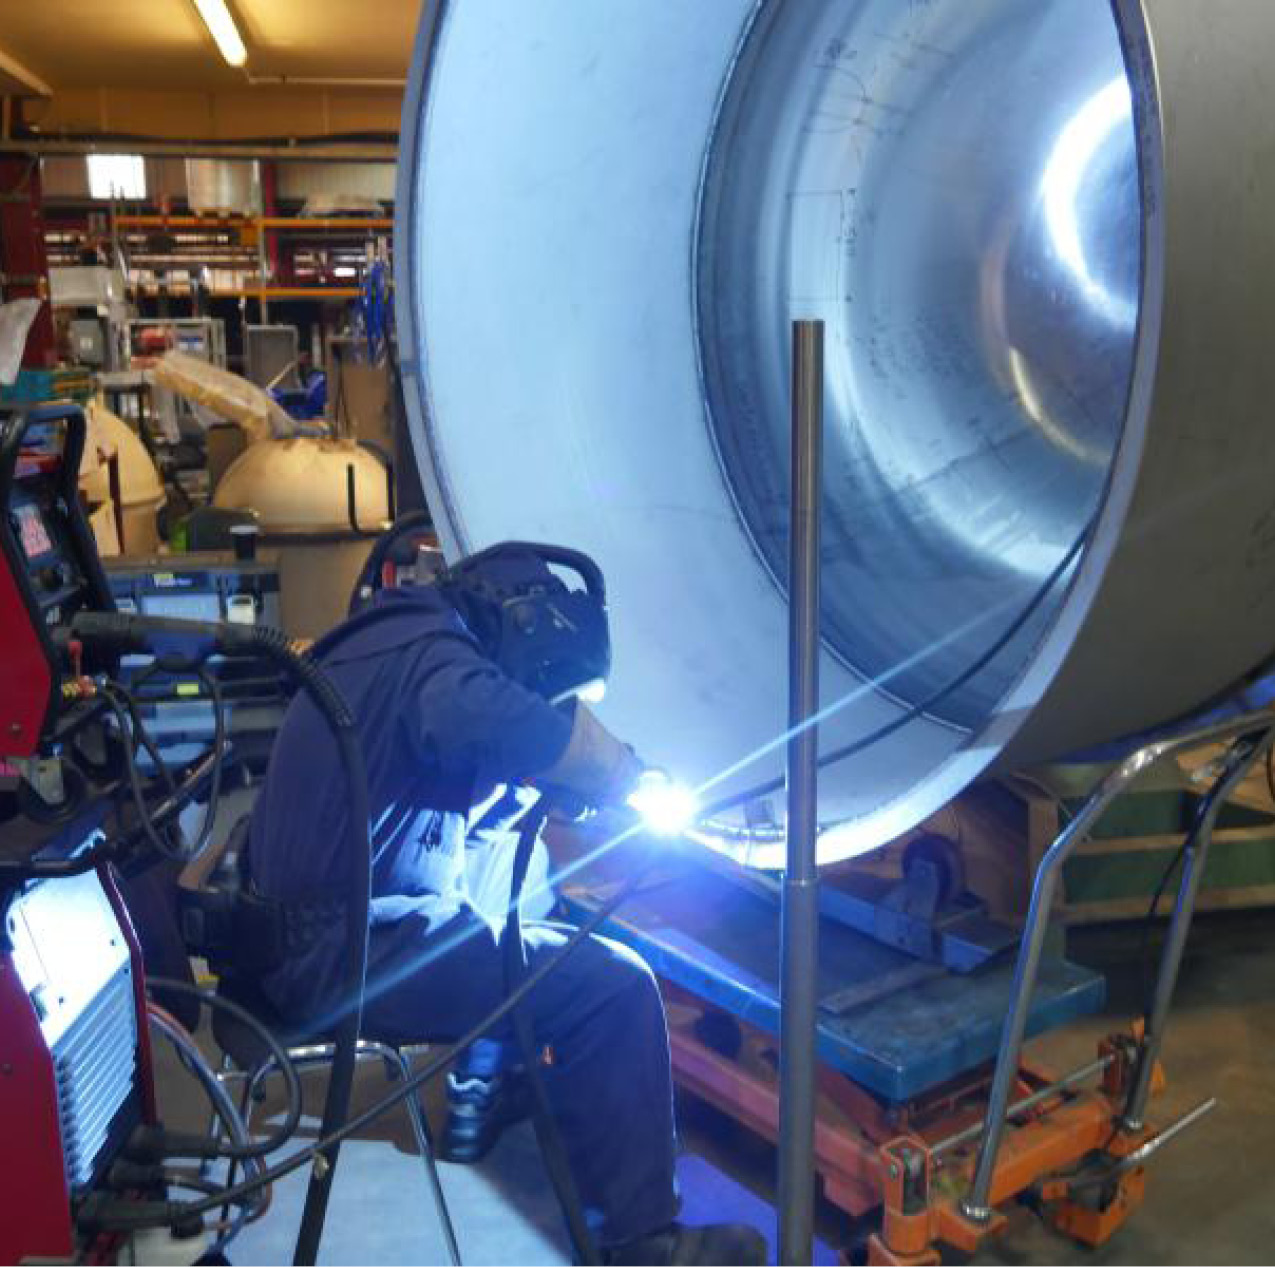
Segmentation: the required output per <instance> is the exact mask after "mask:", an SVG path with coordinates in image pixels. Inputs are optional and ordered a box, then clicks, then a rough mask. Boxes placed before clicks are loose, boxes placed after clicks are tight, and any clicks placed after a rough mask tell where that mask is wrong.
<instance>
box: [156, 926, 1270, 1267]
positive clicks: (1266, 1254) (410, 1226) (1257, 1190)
mask: <svg viewBox="0 0 1275 1267" xmlns="http://www.w3.org/2000/svg"><path fill="white" fill-rule="evenodd" d="M1157 948H1158V943H1157V942H1156V941H1154V940H1153V943H1152V951H1153V952H1154V950H1155V949H1157ZM1138 951H1139V935H1138V932H1137V930H1136V929H1133V928H1130V927H1124V928H1114V929H1104V930H1083V931H1079V932H1075V933H1073V934H1072V935H1071V945H1070V949H1069V953H1070V954H1071V956H1072V957H1073V958H1075V959H1078V960H1079V961H1081V962H1084V963H1087V964H1090V965H1092V966H1095V967H1098V968H1101V969H1102V970H1103V971H1104V972H1106V973H1107V974H1108V978H1109V983H1110V984H1109V1002H1108V1007H1107V1009H1106V1014H1105V1015H1103V1016H1099V1017H1094V1018H1090V1019H1089V1020H1087V1021H1085V1022H1082V1023H1078V1024H1075V1025H1072V1026H1070V1027H1068V1028H1067V1029H1066V1030H1065V1031H1060V1032H1057V1033H1055V1034H1051V1035H1049V1036H1047V1037H1046V1038H1044V1039H1042V1040H1041V1041H1040V1042H1039V1043H1037V1044H1035V1047H1034V1049H1035V1052H1036V1054H1038V1055H1039V1056H1040V1057H1041V1058H1042V1059H1044V1060H1046V1061H1047V1062H1049V1063H1050V1064H1052V1065H1053V1066H1054V1067H1056V1068H1059V1069H1062V1068H1070V1067H1072V1066H1074V1065H1077V1064H1080V1063H1083V1062H1084V1061H1086V1060H1087V1059H1089V1058H1090V1057H1091V1056H1092V1055H1093V1053H1094V1048H1095V1043H1096V1041H1097V1039H1098V1038H1099V1037H1101V1036H1102V1035H1103V1034H1104V1033H1106V1032H1108V1031H1110V1030H1111V1029H1113V1028H1115V1027H1117V1026H1119V1025H1121V1024H1123V1023H1124V1022H1125V1021H1126V1020H1127V1018H1128V1017H1129V1016H1130V1014H1131V1013H1132V1011H1134V1010H1135V1009H1136V1006H1137V1000H1138V998H1139V995H1140V985H1139V978H1140V971H1139V955H1138ZM1272 951H1275V914H1271V913H1253V914H1233V915H1228V916H1212V917H1208V918H1202V919H1201V920H1200V921H1199V922H1198V924H1197V928H1196V930H1195V932H1194V934H1193V937H1192V941H1191V944H1190V946H1189V948H1188V953H1187V958H1186V961H1185V964H1184V967H1183V973H1182V978H1181V982H1180V987H1179V991H1178V997H1177V1002H1176V1011H1175V1015H1174V1018H1173V1023H1172V1028H1171V1031H1170V1035H1169V1039H1168V1043H1167V1047H1166V1051H1165V1065H1166V1071H1167V1073H1168V1078H1169V1085H1168V1088H1167V1090H1166V1091H1165V1093H1164V1094H1163V1095H1162V1096H1161V1097H1159V1098H1158V1100H1157V1101H1156V1102H1155V1106H1154V1118H1155V1120H1156V1121H1168V1120H1171V1119H1173V1118H1174V1117H1176V1116H1177V1115H1179V1114H1181V1113H1182V1112H1184V1111H1186V1110H1187V1109H1189V1108H1191V1107H1192V1106H1194V1105H1195V1104H1197V1103H1198V1102H1199V1101H1200V1100H1202V1099H1203V1098H1205V1097H1206V1096H1208V1095H1216V1096H1217V1097H1218V1098H1219V1101H1220V1103H1219V1107H1218V1108H1217V1109H1216V1110H1215V1111H1214V1112H1213V1113H1212V1114H1211V1115H1209V1116H1208V1117H1206V1118H1205V1119H1204V1120H1203V1121H1202V1122H1200V1123H1199V1124H1197V1125H1196V1126H1195V1127H1194V1128H1192V1129H1191V1130H1190V1131H1188V1132H1187V1133H1185V1134H1184V1135H1182V1136H1181V1137H1180V1138H1179V1139H1178V1140H1176V1141H1174V1142H1173V1143H1171V1144H1169V1145H1168V1146H1167V1147H1166V1148H1165V1149H1164V1151H1163V1152H1161V1153H1160V1154H1159V1156H1158V1157H1157V1158H1156V1159H1155V1160H1154V1162H1153V1163H1152V1164H1151V1168H1150V1174H1149V1181H1148V1194H1147V1200H1146V1202H1145V1204H1144V1206H1143V1208H1142V1209H1141V1210H1140V1211H1139V1212H1138V1213H1137V1214H1136V1215H1135V1216H1134V1218H1133V1219H1132V1220H1131V1221H1130V1223H1129V1224H1127V1225H1126V1227H1125V1228H1124V1229H1123V1230H1122V1231H1121V1232H1119V1233H1118V1234H1117V1235H1116V1236H1115V1237H1114V1238H1113V1239H1112V1240H1111V1241H1110V1242H1109V1243H1108V1244H1107V1245H1106V1246H1104V1247H1103V1248H1102V1249H1100V1250H1098V1251H1096V1252H1093V1251H1088V1250H1085V1249H1083V1248H1081V1247H1079V1246H1076V1245H1074V1244H1072V1243H1070V1242H1068V1241H1066V1240H1064V1239H1062V1238H1061V1237H1059V1236H1058V1235H1057V1234H1055V1233H1054V1232H1052V1231H1051V1230H1049V1229H1048V1228H1046V1227H1044V1226H1043V1225H1042V1224H1041V1223H1040V1222H1039V1221H1038V1220H1036V1219H1035V1218H1034V1217H1033V1216H1032V1215H1031V1214H1030V1213H1029V1212H1028V1211H1027V1210H1026V1209H1023V1208H1019V1209H1016V1210H1015V1211H1014V1212H1013V1214H1012V1216H1011V1219H1010V1225H1009V1227H1008V1229H1007V1231H1006V1233H1005V1234H1004V1235H1003V1236H1002V1237H1001V1238H1000V1239H998V1240H997V1241H995V1242H993V1243H991V1244H989V1245H988V1246H987V1247H985V1249H984V1251H983V1252H982V1253H981V1254H980V1255H979V1256H978V1258H977V1260H976V1261H978V1262H984V1263H997V1264H1018V1263H1086V1262H1097V1263H1147V1262H1155V1263H1262V1262H1269V1261H1271V1259H1272V1256H1273V1255H1275V1200H1272V1186H1271V1178H1270V1176H1271V1173H1272V1169H1273V1168H1275V1077H1273V1076H1272V1069H1271V1060H1270V1053H1271V1052H1272V1051H1275V954H1273V953H1272ZM180 1076H181V1075H180V1074H178V1073H177V1072H176V1071H175V1070H172V1069H168V1068H167V1067H166V1069H165V1071H164V1073H163V1076H162V1080H161V1086H162V1090H163V1091H165V1092H167V1094H166V1096H165V1100H164V1104H165V1112H166V1113H167V1114H168V1115H169V1116H170V1117H171V1118H174V1119H176V1118H179V1117H182V1116H184V1115H185V1114H184V1113H183V1111H182V1107H181V1106H191V1105H192V1104H193V1098H192V1097H191V1094H190V1093H189V1092H188V1091H184V1090H179V1089H178V1084H177V1082H176V1081H175V1080H176V1079H177V1078H179V1077H180ZM384 1085H385V1084H384V1082H383V1076H382V1074H381V1071H380V1070H379V1069H377V1068H368V1069H366V1070H365V1071H364V1072H363V1074H362V1075H361V1077H360V1085H359V1098H360V1101H361V1102H366V1100H367V1099H368V1098H370V1097H374V1096H376V1095H377V1094H378V1093H379V1092H380V1091H381V1090H382V1089H383V1087H384ZM317 1089H318V1088H317V1084H316V1087H315V1090H317ZM311 1098H313V1099H314V1105H315V1108H316V1111H317V1104H318V1100H317V1096H315V1097H311ZM439 1107H440V1106H438V1105H437V1103H435V1104H434V1105H433V1109H434V1112H433V1113H432V1114H431V1116H437V1110H438V1108H439ZM268 1108H269V1106H267V1109H268ZM313 1125H314V1123H313V1121H311V1123H310V1127H311V1133H312V1129H313ZM682 1143H683V1147H684V1149H685V1150H686V1155H685V1156H684V1157H683V1160H682V1178H683V1187H684V1190H685V1195H686V1198H687V1209H686V1211H685V1213H686V1217H687V1219H688V1221H691V1222H705V1221H708V1220H710V1219H712V1218H714V1217H721V1215H722V1211H723V1210H725V1211H726V1212H727V1213H728V1214H729V1216H730V1217H743V1218H746V1219H747V1220H749V1221H751V1222H753V1223H754V1224H755V1225H757V1226H759V1227H763V1228H764V1229H765V1230H766V1231H770V1230H771V1228H770V1226H769V1225H770V1224H771V1223H772V1221H773V1210H772V1209H771V1207H770V1205H769V1200H770V1196H771V1192H772V1178H771V1176H772V1174H773V1165H774V1154H773V1150H772V1149H771V1148H769V1147H768V1146H767V1145H765V1144H763V1143H762V1142H761V1141H759V1140H757V1139H756V1138H755V1137H753V1136H751V1135H749V1134H748V1133H747V1132H744V1131H742V1130H740V1129H739V1128H736V1127H734V1125H733V1124H731V1123H728V1122H725V1121H724V1120H723V1119H722V1118H721V1117H720V1116H719V1115H718V1114H716V1113H715V1112H713V1111H712V1110H709V1109H707V1108H706V1107H705V1106H702V1105H697V1104H694V1103H684V1104H683V1105H682ZM443 1170H444V1185H445V1188H446V1191H447V1195H448V1199H449V1201H450V1203H451V1206H452V1210H453V1216H454V1218H455V1220H456V1224H457V1229H458V1234H459V1238H460V1240H461V1245H462V1251H463V1255H464V1258H465V1261H466V1262H468V1263H475V1264H481V1263H510V1262H517V1263H526V1264H551V1263H565V1262H568V1261H569V1255H568V1251H567V1246H566V1243H565V1238H564V1236H563V1233H562V1229H561V1225H560V1220H559V1218H558V1215H557V1211H556V1209H555V1207H554V1204H553V1199H552V1196H551V1194H550V1192H549V1190H548V1187H547V1184H546V1181H545V1179H544V1175H543V1169H542V1167H541V1165H540V1161H539V1156H538V1153H537V1150H536V1145H535V1141H534V1137H533V1136H532V1134H531V1131H530V1129H529V1128H527V1127H525V1126H524V1127H520V1128H518V1129H516V1130H514V1131H511V1132H510V1133H509V1134H508V1135H507V1136H506V1138H505V1139H504V1140H502V1142H501V1143H500V1145H499V1146H498V1147H497V1149H496V1150H495V1151H494V1152H493V1154H492V1155H491V1157H490V1158H489V1159H488V1160H487V1161H486V1162H485V1163H484V1164H483V1165H482V1166H480V1167H461V1166H444V1167H443ZM303 1182H304V1181H303V1180H301V1179H299V1178H296V1177H294V1178H293V1179H291V1180H289V1181H287V1182H285V1183H282V1184H280V1185H279V1188H278V1191H277V1193H276V1196H275V1201H274V1205H273V1206H272V1208H271V1210H270V1212H269V1213H268V1214H267V1215H266V1217H265V1218H264V1219H263V1220H262V1221H261V1222H260V1223H259V1224H257V1225H255V1226H253V1227H251V1228H249V1229H248V1230H247V1231H246V1232H245V1233H244V1235H243V1236H242V1237H241V1239H240V1240H239V1242H238V1243H237V1244H236V1246H235V1247H234V1248H233V1249H232V1252H231V1257H232V1259H233V1260H234V1261H236V1262H252V1263H284V1262H288V1261H290V1260H291V1249H292V1240H293V1237H294V1236H295V1232H296V1227H297V1221H298V1215H299V1210H300V1202H301V1198H302V1196H303ZM819 1228H820V1232H821V1234H822V1235H823V1236H824V1237H825V1238H826V1239H828V1240H830V1241H836V1240H838V1239H840V1238H842V1237H844V1235H845V1227H844V1224H843V1222H842V1220H841V1218H840V1216H839V1215H838V1214H837V1212H836V1211H834V1210H832V1209H831V1208H830V1207H823V1208H821V1210H820V1218H819ZM197 1252H198V1250H197V1248H195V1247H193V1246H190V1245H184V1246H175V1245H172V1244H166V1243H163V1242H162V1241H158V1240H155V1241H151V1242H149V1243H148V1244H147V1245H145V1246H143V1247H141V1252H140V1254H139V1261H145V1262H180V1261H191V1260H192V1259H193V1258H194V1257H195V1254H196V1253H197ZM820 1257H821V1258H822V1259H823V1261H834V1258H833V1255H832V1254H831V1252H830V1251H829V1250H828V1249H827V1248H826V1247H822V1252H821V1254H820ZM322 1261H324V1262H327V1263H413V1262H427V1263H428V1262H442V1261H445V1259H444V1252H443V1243H442V1241H441V1238H440V1236H439V1233H438V1228H437V1221H436V1219H435V1216H434V1212H433V1208H432V1205H431V1202H430V1199H429V1195H428V1191H427V1188H426V1186H425V1179H424V1173H423V1170H422V1169H421V1166H420V1163H419V1161H418V1160H417V1158H416V1157H415V1155H414V1148H413V1145H412V1140H411V1135H410V1131H409V1129H408V1126H407V1123H406V1120H405V1119H404V1118H403V1117H402V1115H401V1114H397V1113H396V1114H393V1115H391V1116H389V1117H388V1118H386V1119H383V1120H382V1121H381V1123H380V1124H379V1125H378V1126H377V1127H376V1128H375V1130H374V1131H369V1133H368V1134H367V1135H366V1136H363V1137H361V1138H359V1139H358V1140H356V1141H354V1142H352V1143H351V1144H349V1145H347V1146H346V1147H345V1149H344V1150H343V1152H342V1154H341V1162H340V1167H339V1170H338V1177H337V1181H336V1184H335V1188H334V1193H333V1198H332V1204H331V1209H330V1216H329V1219H328V1226H327V1232H326V1235H325V1239H324V1244H323V1253H322Z"/></svg>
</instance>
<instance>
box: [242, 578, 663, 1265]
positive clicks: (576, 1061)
mask: <svg viewBox="0 0 1275 1267" xmlns="http://www.w3.org/2000/svg"><path fill="white" fill-rule="evenodd" d="M314 654H315V655H316V657H317V658H318V660H319V661H320V662H321V664H322V666H323V668H324V670H325V671H326V672H327V673H328V674H330V675H331V676H332V678H333V679H334V680H335V682H336V684H337V686H338V687H339V689H340V690H341V692H342V694H343V695H344V697H345V699H346V701H347V702H348V704H349V706H350V708H351V710H352V711H353V713H354V716H355V719H356V722H357V726H358V732H359V737H360V741H361V744H362V750H363V754H364V758H365V761H366V764H367V773H368V785H369V792H370V798H369V799H370V805H371V834H372V849H373V877H372V894H373V897H372V909H371V930H370V946H369V962H368V989H367V998H366V1005H365V1011H364V1030H365V1032H367V1033H369V1034H375V1035H376V1036H378V1037H383V1038H386V1039H388V1040H391V1041H402V1042H406V1041H427V1040H428V1041H433V1042H440V1041H441V1042H446V1041H450V1040H453V1039H456V1038H458V1037H460V1036H461V1035H462V1034H463V1033H464V1032H465V1031H466V1030H467V1029H468V1028H469V1027H470V1026H471V1025H472V1024H473V1023H474V1022H476V1021H477V1020H479V1019H480V1018H481V1017H482V1016H483V1015H484V1014H485V1013H487V1012H488V1011H490V1010H491V1009H492V1008H493V1007H495V1006H496V1005H497V1004H498V1003H499V1002H500V1000H501V998H502V997H503V966H502V958H501V954H500V950H499V930H497V929H495V928H493V927H492V926H491V925H489V924H488V923H486V922H484V921H483V920H482V919H481V918H480V917H479V916H478V915H477V913H476V912H475V911H474V910H473V909H472V908H471V907H470V906H469V905H468V902H467V900H466V890H465V880H464V843H465V821H466V814H467V812H468V811H469V810H470V808H471V807H473V806H475V805H477V804H480V803H482V802H483V801H484V800H486V799H487V798H488V797H489V796H490V794H491V793H492V792H493V791H494V790H496V788H497V786H498V785H500V784H503V783H510V782H514V781H520V780H523V779H525V778H528V777H531V776H534V775H536V774H539V773H542V772H543V771H545V770H547V769H548V768H549V767H550V766H552V765H553V763H554V762H555V761H556V760H557V759H558V758H559V757H560V756H561V754H562V753H563V751H564V750H565V749H566V746H567V742H568V739H569V736H570V731H571V722H570V719H569V717H568V716H567V715H566V714H565V713H563V712H562V711H561V710H559V709H557V708H554V707H552V706H551V705H550V704H548V703H547V702H546V701H545V700H544V699H542V698H541V697H540V696H538V695H535V694H533V693H532V692H530V691H527V690H525V689H523V688H522V687H521V686H519V685H518V684H517V683H515V682H513V681H512V680H511V679H509V678H508V677H506V676H505V675H504V674H502V673H501V672H500V670H499V669H498V668H497V667H496V665H495V664H494V663H493V662H492V661H491V660H489V659H487V658H486V657H485V656H484V655H483V654H482V652H481V650H480V648H479V645H478V643H477V642H476V641H475V639H474V638H473V637H472V636H471V635H470V633H469V632H468V630H467V629H466V627H465V625H464V624H463V622H462V620H461V618H460V616H459V614H458V613H457V611H456V609H455V608H454V607H453V606H452V605H451V604H450V603H449V602H448V601H447V600H446V599H445V598H444V597H443V596H442V595H441V594H439V593H438V592H437V591H436V590H433V589H431V588H427V587H422V588H419V589H394V590H386V591H383V592H381V593H380V594H378V595H377V597H376V599H375V600H374V602H373V604H372V606H371V607H370V608H369V609H368V610H366V611H365V612H363V613H361V614H360V615H359V616H356V617H355V618H354V619H352V620H350V621H348V622H346V623H345V624H344V625H341V626H339V627H338V628H337V629H336V630H334V631H333V632H332V633H330V634H329V635H327V637H325V638H324V639H323V640H322V641H321V642H320V643H319V644H318V645H317V647H316V648H315V651H314ZM346 823H347V804H346V788H345V782H344V778H343V775H342V770H341V766H340V762H339V759H338V756H337V750H336V747H335V744H334V743H333V740H332V738H331V736H330V734H329V732H328V730H327V728H326V726H325V725H324V722H323V720H322V719H321V717H320V716H319V714H318V712H317V711H316V710H315V708H314V706H313V705H312V704H311V703H310V701H309V699H308V698H307V697H305V696H298V697H297V698H296V699H295V700H294V701H293V702H292V704H291V705H290V707H289V709H288V712H287V715H286V717H285V719H284V722H283V725H282V727H281V729H280V732H279V735H278V738H277V739H276V742H275V746H274V751H273V753H272V756H271V760H270V766H269V770H268V772H267V775H266V779H265V784H264V786H263V788H262V791H261V795H260V797H259V798H258V800H257V803H256V806H255V808H254V811H253V815H252V823H251V832H250V837H249V849H248V856H249V868H250V876H251V880H252V884H253V886H254V888H255V889H256V890H257V891H258V892H259V893H261V894H263V895H265V896H267V897H270V898H274V899H276V900H279V901H284V902H308V901H312V900H316V899H317V900H331V899H333V898H337V899H339V898H341V897H342V895H343V894H344V892H345V890H346V887H347V882H346V877H347V875H348V865H347V860H346V857H345V853H344V851H345V849H346V839H347V837H346ZM339 925H340V921H336V922H335V925H334V926H333V927H332V928H331V929H330V930H329V931H328V932H327V933H326V934H325V935H324V936H322V937H321V938H320V940H319V941H318V942H316V943H315V944H313V945H311V946H310V947H309V948H308V949H307V950H306V951H304V952H303V953H302V954H300V955H299V956H298V957H296V958H295V959H293V960H291V961H289V962H288V963H286V964H285V965H284V966H282V967H281V968H278V969H276V970H275V971H273V972H272V973H270V974H269V975H268V976H267V978H266V979H265V981H264V982H263V986H264V989H265V991H266V993H267V995H268V997H269V998H270V1000H271V1002H272V1003H273V1005H274V1006H275V1007H277V1008H278V1009H279V1010H280V1012H281V1013H282V1014H283V1015H284V1017H285V1019H288V1020H290V1021H294V1022H306V1021H309V1020H312V1019H313V1018H314V1017H315V1016H318V1015H322V1014H323V1013H324V1012H325V1011H326V1010H329V1009H331V1008H332V1007H333V1006H334V1004H336V1003H337V1002H338V998H337V994H338V992H339V989H340V982H341V978H342V967H341V964H342V956H343V953H344V931H343V929H342V928H341V927H340V926H339ZM564 940H565V935H564V933H563V932H562V931H561V929H560V928H557V927H554V926H552V925H549V924H528V925H527V926H526V928H525V941H526V945H527V959H528V962H529V964H530V965H531V966H532V967H534V966H535V964H536V962H537V961H538V960H539V959H540V958H541V957H542V956H544V955H546V954H548V953H551V952H552V951H553V950H554V949H555V948H556V947H558V946H560V945H561V944H562V942H563V941H564ZM529 1007H530V1009H531V1013H532V1022H533V1028H534V1032H535V1035H536V1038H537V1041H539V1042H541V1043H544V1044H547V1045H549V1046H550V1047H552V1049H553V1052H554V1062H553V1063H552V1064H551V1065H549V1066H546V1067H545V1071H544V1072H545V1081H546V1085H547V1090H548V1094H549V1097H550V1101H551V1103H552V1107H553V1111H554V1113H555V1115H556V1117H557V1121H558V1124H559V1128H560V1130H561V1133H562V1136H563V1141H564V1143H565V1145H566V1149H567V1153H568V1157H569V1161H570V1164H571V1168H572V1172H573V1175H574V1177H575V1181H576V1185H577V1188H578V1190H579V1192H580V1195H581V1199H582V1201H583V1202H584V1204H585V1206H586V1211H587V1214H588V1217H589V1220H590V1223H591V1224H592V1226H593V1229H594V1232H595V1235H597V1237H598V1240H599V1242H600V1243H602V1244H604V1245H615V1244H620V1243H623V1242H625V1241H628V1240H632V1239H634V1238H636V1237H639V1236H643V1235H645V1234H647V1233H649V1232H652V1231H654V1230H655V1229H657V1228H661V1227H663V1226H665V1225H666V1224H668V1223H670V1222H671V1221H672V1220H673V1218H674V1215H675V1213H676V1196H675V1191H674V1148H675V1141H674V1124H673V1097H672V1079H671V1073H670V1066H669V1051H668V1033H667V1029H666V1024H665V1018H664V1010H663V1005H662V1003H661V1000H660V997H659V993H658V989H657V987H656V984H655V981H654V978H653V977H652V975H651V973H650V970H649V969H648V968H647V966H646V965H645V964H644V963H643V961H642V960H641V959H640V958H639V957H638V956H637V955H636V954H634V953H633V952H632V951H630V950H628V949H627V948H625V947H623V946H620V945H618V944H617V943H614V942H611V941H607V940H604V939H602V938H598V937H594V938H591V939H590V940H589V941H587V942H586V943H585V944H583V945H582V946H580V947H579V948H578V949H577V950H576V951H575V952H574V953H573V954H572V955H571V956H570V957H569V958H568V959H567V960H566V961H565V963H564V964H563V965H562V967H560V968H559V969H558V970H557V971H555V972H553V973H552V974H550V976H549V977H548V978H547V979H546V980H545V982H544V983H543V984H542V985H540V986H539V987H537V989H536V990H535V991H534V992H533V994H532V995H531V998H530V1000H529ZM492 1036H493V1037H495V1038H497V1039H504V1040H510V1039H511V1038H512V1033H511V1030H510V1029H509V1028H508V1027H505V1028H497V1029H496V1030H494V1031H493V1034H492Z"/></svg>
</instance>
